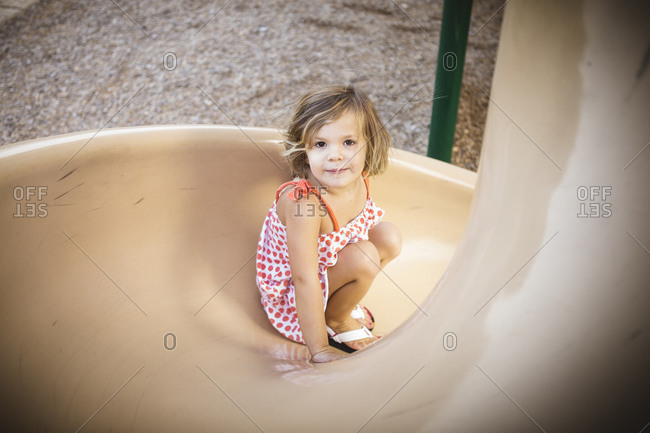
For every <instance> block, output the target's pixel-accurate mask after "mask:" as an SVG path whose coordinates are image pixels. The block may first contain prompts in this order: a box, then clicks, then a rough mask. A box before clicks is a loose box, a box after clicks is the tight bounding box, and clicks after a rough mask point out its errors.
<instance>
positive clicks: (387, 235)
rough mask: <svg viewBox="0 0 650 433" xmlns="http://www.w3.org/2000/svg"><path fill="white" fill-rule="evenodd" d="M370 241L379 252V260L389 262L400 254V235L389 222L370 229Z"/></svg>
mask: <svg viewBox="0 0 650 433" xmlns="http://www.w3.org/2000/svg"><path fill="white" fill-rule="evenodd" d="M370 240H371V241H372V242H373V243H375V245H376V246H377V249H378V250H379V251H380V255H381V260H382V261H383V262H389V261H391V260H393V259H394V258H396V257H397V256H399V254H400V253H401V252H402V234H401V233H400V231H399V229H398V228H397V227H396V226H395V225H394V224H391V223H389V222H380V223H379V224H377V225H376V226H375V227H373V228H372V229H371V233H370Z"/></svg>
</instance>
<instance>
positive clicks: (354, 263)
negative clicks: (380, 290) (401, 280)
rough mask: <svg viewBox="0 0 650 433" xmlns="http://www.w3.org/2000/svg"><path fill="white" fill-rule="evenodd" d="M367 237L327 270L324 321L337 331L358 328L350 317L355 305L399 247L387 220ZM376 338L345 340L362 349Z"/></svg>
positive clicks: (396, 232) (340, 253)
mask: <svg viewBox="0 0 650 433" xmlns="http://www.w3.org/2000/svg"><path fill="white" fill-rule="evenodd" d="M368 236H369V240H367V241H359V242H357V243H355V244H351V245H347V246H346V247H345V248H343V249H342V250H341V251H339V254H338V261H337V263H336V265H334V266H332V267H331V268H329V269H328V271H327V272H328V279H329V287H330V293H329V300H328V302H327V309H326V310H325V321H326V322H327V324H328V326H329V327H330V328H332V329H333V330H334V331H336V332H339V333H340V332H345V331H351V330H354V329H359V323H358V322H357V321H356V320H354V319H353V318H352V317H350V313H351V312H352V310H353V309H354V307H355V306H356V305H357V304H358V303H359V302H361V299H363V297H364V296H365V295H366V293H368V289H370V285H371V284H372V282H373V281H374V279H375V277H376V276H377V274H378V273H379V272H380V270H381V268H383V267H384V266H385V265H386V264H387V263H388V262H390V261H391V260H392V259H394V258H395V257H397V255H398V254H399V252H400V250H401V237H400V235H399V231H398V230H397V228H396V227H395V226H394V225H392V224H390V223H379V224H377V225H376V226H375V227H373V228H372V229H371V230H370V231H369V232H368ZM375 340H376V338H366V339H362V340H357V341H352V342H349V343H346V344H347V345H348V346H350V347H352V348H353V349H361V348H363V347H365V346H367V345H368V344H370V343H372V342H373V341H375Z"/></svg>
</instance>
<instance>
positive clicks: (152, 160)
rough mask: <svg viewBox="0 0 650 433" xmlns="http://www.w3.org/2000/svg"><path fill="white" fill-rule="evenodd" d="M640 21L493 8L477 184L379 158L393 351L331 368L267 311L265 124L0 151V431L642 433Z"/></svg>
mask: <svg viewBox="0 0 650 433" xmlns="http://www.w3.org/2000/svg"><path fill="white" fill-rule="evenodd" d="M640 4H641V3H638V2H627V3H626V5H623V4H613V3H612V2H585V3H579V2H570V4H567V3H566V2H559V1H557V2H544V3H543V4H542V3H541V2H522V1H517V2H509V3H508V5H507V6H506V13H505V17H504V24H503V29H502V36H501V43H500V47H499V54H498V59H497V67H496V71H495V79H494V84H493V88H492V94H491V104H490V111H489V114H488V122H487V128H486V134H485V142H484V150H483V156H482V162H481V168H480V172H479V176H478V179H475V176H474V175H473V174H472V173H469V172H466V171H464V170H461V169H458V168H456V167H451V166H448V165H446V164H443V163H439V162H437V161H431V160H427V159H425V158H423V157H419V156H416V155H410V154H406V153H405V152H395V155H394V164H393V166H392V168H391V170H390V171H389V172H388V173H386V174H385V175H383V176H381V177H379V178H377V179H376V180H375V181H374V182H373V184H372V188H373V196H374V198H375V199H376V201H377V202H378V203H379V204H381V205H382V206H383V207H384V208H385V209H386V210H387V217H388V218H389V219H391V220H392V221H394V222H396V223H397V224H398V225H400V227H402V230H403V232H404V238H405V244H404V253H403V255H402V257H400V259H398V260H397V261H396V262H394V263H392V264H391V265H389V267H387V269H386V272H385V274H384V275H381V276H380V278H379V279H378V281H377V284H376V285H375V286H374V287H373V290H372V294H371V295H369V297H368V300H367V304H368V306H369V307H371V308H372V309H373V312H374V313H375V314H376V315H377V317H378V330H379V332H380V333H384V334H385V335H386V336H385V337H384V338H383V339H382V340H381V341H380V342H379V343H377V344H375V345H373V347H371V348H369V349H368V350H365V351H363V352H360V353H358V354H355V355H354V356H353V357H351V358H349V359H347V360H345V361H340V362H336V363H331V364H327V365H320V366H314V365H312V364H310V363H309V362H307V361H306V360H307V359H308V354H307V353H306V350H305V348H304V347H302V346H299V345H296V344H293V343H290V342H288V341H286V340H284V339H282V338H281V337H280V336H278V335H277V334H275V333H274V331H273V330H272V329H271V327H270V325H269V324H268V323H267V322H266V319H265V317H264V314H263V312H262V310H261V308H260V307H259V304H258V300H257V296H256V289H255V286H254V283H252V280H251V279H252V274H253V262H252V255H253V254H254V243H255V241H256V238H257V235H258V233H259V227H260V224H261V220H262V219H263V216H264V213H265V211H266V209H267V208H268V206H269V204H270V200H271V197H272V195H273V191H274V189H275V187H276V186H277V185H278V184H279V183H280V182H281V181H283V180H284V175H283V170H282V169H281V168H282V166H283V164H282V162H281V159H280V157H279V147H278V143H277V139H278V136H277V134H276V133H275V132H273V131H270V130H264V129H255V128H250V129H245V130H243V131H242V130H239V129H237V128H225V127H189V126H188V127H183V126H177V127H145V128H126V129H117V130H107V131H102V132H101V133H99V134H97V135H96V136H95V135H94V133H80V134H73V135H68V136H60V137H52V138H47V139H42V140H34V141H30V142H23V143H19V144H15V145H11V146H7V147H5V148H2V149H0V183H1V184H2V190H3V191H5V192H4V193H3V195H2V197H1V198H0V209H1V212H2V214H1V215H2V218H3V220H2V221H3V223H2V224H1V225H0V236H1V239H2V242H3V246H2V249H1V253H0V254H1V255H0V257H1V258H2V260H1V262H0V273H1V275H2V290H1V292H0V324H1V329H2V334H1V339H2V350H1V351H0V387H1V389H2V404H1V407H2V409H0V411H1V413H2V420H3V425H5V426H7V427H8V428H9V429H10V430H16V431H38V430H48V431H107V430H109V429H113V430H115V431H215V430H217V431H228V432H236V431H266V432H273V431H373V432H374V431H386V432H394V431H400V430H401V431H423V432H429V431H436V432H447V431H449V432H451V431H458V432H466V431H495V432H503V431H516V432H526V431H531V432H536V431H548V432H551V431H633V432H635V431H641V430H642V429H643V428H644V427H645V426H646V425H647V423H648V422H650V419H649V418H648V415H647V399H646V393H647V389H648V385H650V381H649V375H650V373H649V372H648V368H647V366H648V365H649V364H650V363H649V361H650V359H649V358H650V351H649V350H648V349H650V344H649V336H648V305H650V302H649V301H650V291H649V290H648V288H647V287H648V283H647V281H648V279H649V278H650V272H649V271H648V269H649V266H648V264H649V262H650V252H649V251H648V245H649V244H650V227H649V224H648V221H649V220H650V204H649V200H648V199H649V198H650V197H648V185H650V182H649V181H650V170H648V164H649V161H648V157H649V156H648V155H650V153H649V152H650V151H648V150H646V149H647V146H648V142H649V141H650V125H649V123H648V114H649V113H650V109H649V108H650V107H649V105H650V99H649V98H648V95H649V94H650V78H648V71H647V67H648V62H649V61H648V58H649V56H650V55H649V54H648V53H649V52H650V49H649V48H648V43H649V41H650V34H649V31H648V30H647V18H648V17H649V16H650V13H649V11H648V7H647V6H644V8H645V9H644V10H640V8H641V6H639V5H640ZM89 140H90V141H89ZM276 164H277V165H276ZM278 166H280V167H278ZM475 181H476V190H475V191H474V183H475ZM16 188H18V189H16ZM39 194H41V195H40V196H39ZM43 194H44V195H43ZM472 196H474V200H473V202H472V207H471V211H469V204H470V202H471V200H472ZM41 205H44V206H41ZM468 212H469V216H468ZM465 223H466V225H465ZM461 238H462V240H461ZM452 254H453V259H452V258H451V257H452ZM450 260H451V263H449V262H450ZM448 264H449V266H448V267H447V265H448ZM445 269H446V272H445ZM443 272H444V275H443ZM441 275H442V279H441V280H440V281H439V282H438V283H437V285H436V282H437V281H438V280H439V279H440V276H441Z"/></svg>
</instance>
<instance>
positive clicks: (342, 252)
mask: <svg viewBox="0 0 650 433" xmlns="http://www.w3.org/2000/svg"><path fill="white" fill-rule="evenodd" d="M390 146H391V138H390V135H389V134H388V133H387V132H386V130H385V129H384V127H383V125H382V124H381V122H380V121H379V118H378V116H377V113H376V111H375V108H374V107H373V105H372V103H371V102H370V101H369V100H368V98H367V97H366V96H365V95H364V94H363V93H361V92H359V91H358V90H355V89H354V88H352V87H350V86H345V87H343V86H332V87H324V88H321V89H318V90H316V91H313V92H310V93H308V94H307V95H305V96H303V98H302V99H301V100H300V102H299V103H298V107H297V108H296V112H295V114H294V116H293V118H292V120H291V124H290V125H289V128H288V130H287V132H286V141H285V147H286V153H285V155H286V157H287V160H288V162H289V165H290V167H291V170H292V176H294V177H295V178H294V180H293V181H291V182H287V183H285V184H283V185H281V186H280V187H279V188H278V190H277V193H276V199H275V202H274V203H273V205H272V206H271V209H270V210H269V212H268V214H267V216H266V219H265V220H264V224H263V226H262V233H261V235H260V240H259V244H258V246H257V277H256V281H257V286H258V288H259V291H260V294H261V298H262V299H261V300H262V305H263V306H264V310H265V311H266V314H267V315H268V317H269V320H270V321H271V324H273V326H274V327H275V328H276V329H277V330H278V331H279V332H280V333H281V334H282V335H284V336H285V337H287V338H289V339H291V340H294V341H297V342H299V343H303V344H306V345H307V347H308V348H309V351H310V353H311V355H312V361H314V362H328V361H332V360H335V359H338V358H341V357H343V356H346V355H345V354H344V353H343V352H341V351H339V350H336V349H334V348H332V347H330V345H329V344H328V343H329V342H328V336H329V338H330V339H331V340H332V344H333V345H335V346H337V347H339V348H341V349H343V350H345V351H347V352H352V351H354V350H358V349H361V348H363V347H366V346H367V345H369V344H371V343H372V342H374V341H376V340H377V338H378V337H375V336H373V335H372V332H370V330H371V329H372V327H373V326H374V319H373V318H372V315H371V314H370V312H369V311H368V310H367V309H365V308H363V307H360V306H359V305H358V304H359V302H360V301H361V299H362V298H363V297H364V296H365V295H366V293H367V292H368V289H369V288H370V285H371V284H372V281H373V280H374V278H375V276H376V275H377V274H378V273H379V271H380V270H381V269H382V268H383V267H384V266H385V265H386V264H387V263H388V262H390V261H391V260H392V259H394V258H395V257H397V255H398V254H399V253H400V250H401V237H400V233H399V231H398V229H397V228H396V227H395V226H394V225H392V224H390V223H387V222H379V220H380V219H381V217H382V216H383V214H384V212H383V210H381V209H380V208H378V207H377V206H376V205H375V203H374V202H373V201H372V199H371V198H370V191H369V186H368V177H369V176H373V175H376V174H379V173H381V172H382V171H384V170H385V168H386V166H387V164H388V150H389V148H390Z"/></svg>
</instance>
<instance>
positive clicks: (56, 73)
mask: <svg viewBox="0 0 650 433" xmlns="http://www.w3.org/2000/svg"><path fill="white" fill-rule="evenodd" d="M503 3H504V2H503V0H485V1H475V2H474V6H473V11H472V21H471V26H470V31H469V42H468V47H467V54H466V64H465V71H464V80H463V88H462V94H461V100H460V107H459V113H458V125H457V128H456V144H455V146H454V151H453V156H452V162H453V163H454V164H456V165H459V166H461V167H465V168H467V169H470V170H476V169H477V167H478V159H479V155H480V145H481V141H482V136H483V126H484V123H485V115H486V111H487V106H488V101H489V100H488V97H487V94H488V93H489V91H490V85H491V80H492V71H493V67H494V62H495V58H496V50H497V45H498V38H499V29H500V24H501V19H502V13H503V10H502V6H503ZM441 18H442V1H435V2H432V1H424V0H413V1H403V2H392V1H383V0H382V1H372V0H363V1H354V2H352V1H344V0H335V1H329V2H322V3H318V4H315V3H314V2H309V1H307V0H297V1H291V2H286V1H278V0H272V1H262V0H255V1H247V2H243V1H240V0H229V1H225V0H224V1H218V2H210V1H207V0H192V1H181V0H171V1H165V2H156V1H155V0H145V1H138V2H136V1H135V0H116V1H108V2H106V1H100V0H90V1H86V2H76V1H69V0H52V1H18V0H2V1H0V64H2V69H1V72H0V95H1V99H2V111H1V113H0V116H1V118H0V144H7V143H14V142H17V141H22V140H27V139H31V138H37V137H44V136H49V135H55V134H62V133H69V132H77V131H82V130H91V129H98V128H110V127H119V126H131V125H146V124H183V123H191V124H196V123H199V124H227V125H231V124H236V125H241V126H244V125H250V126H267V127H276V128H280V129H281V128H283V126H284V125H285V124H286V122H287V120H288V118H289V116H290V113H291V107H292V104H293V103H294V102H295V101H296V100H297V98H298V97H299V96H300V95H301V94H302V93H303V92H304V91H305V90H306V89H308V88H309V87H310V86H311V85H314V84H319V83H351V84H354V85H357V86H358V87H360V88H362V89H363V90H365V91H366V92H367V93H368V94H369V96H370V97H371V99H372V100H373V101H374V102H375V105H376V106H377V109H378V111H379V112H380V116H381V117H382V119H384V121H386V122H387V128H388V129H389V131H390V132H391V134H392V135H393V138H394V140H395V144H396V146H397V147H399V148H402V149H406V150H410V151H413V152H417V153H425V152H426V147H427V142H428V136H429V122H430V115H431V104H432V100H433V98H434V94H435V97H439V96H441V95H440V92H439V91H438V92H434V75H435V68H436V63H437V54H438V49H437V45H438V40H439V34H440V25H441Z"/></svg>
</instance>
